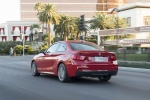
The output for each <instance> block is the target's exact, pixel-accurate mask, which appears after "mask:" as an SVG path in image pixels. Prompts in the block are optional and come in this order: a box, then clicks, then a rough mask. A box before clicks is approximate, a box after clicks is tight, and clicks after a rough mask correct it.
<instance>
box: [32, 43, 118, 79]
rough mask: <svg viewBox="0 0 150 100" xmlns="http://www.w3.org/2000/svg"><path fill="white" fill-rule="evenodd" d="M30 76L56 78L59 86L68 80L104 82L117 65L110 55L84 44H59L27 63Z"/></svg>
mask: <svg viewBox="0 0 150 100" xmlns="http://www.w3.org/2000/svg"><path fill="white" fill-rule="evenodd" d="M31 72H32V75H33V76H39V75H40V74H41V73H46V74H51V75H54V76H58V79H59V80H60V81H61V82H67V81H69V79H70V78H71V77H82V76H85V77H98V79H99V80H100V81H108V80H110V79H111V76H114V75H117V72H118V64H117V59H116V56H115V54H114V53H109V52H107V51H105V50H103V49H102V48H101V47H99V46H98V45H96V44H94V43H91V42H86V41H80V40H79V41H74V40H72V41H71V40H70V41H59V42H56V43H54V44H52V45H51V46H50V47H49V48H48V49H47V50H45V51H43V52H40V53H39V54H38V55H36V56H34V58H33V59H32V62H31Z"/></svg>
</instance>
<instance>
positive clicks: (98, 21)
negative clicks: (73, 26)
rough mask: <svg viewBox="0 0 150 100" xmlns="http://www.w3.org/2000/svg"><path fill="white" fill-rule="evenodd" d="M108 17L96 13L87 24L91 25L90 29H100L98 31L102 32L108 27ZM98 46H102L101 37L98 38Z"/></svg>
mask: <svg viewBox="0 0 150 100" xmlns="http://www.w3.org/2000/svg"><path fill="white" fill-rule="evenodd" d="M108 18H109V17H108V16H107V14H105V13H96V14H95V15H94V16H93V19H92V20H90V21H89V22H90V23H91V25H90V28H91V29H95V30H97V29H100V30H104V29H107V27H108V26H109V25H108V23H107V22H108ZM100 40H101V42H100V46H102V45H103V38H102V36H101V37H100Z"/></svg>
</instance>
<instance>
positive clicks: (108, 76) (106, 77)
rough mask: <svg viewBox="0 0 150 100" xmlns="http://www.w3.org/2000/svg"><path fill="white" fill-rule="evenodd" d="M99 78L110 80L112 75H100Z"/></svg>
mask: <svg viewBox="0 0 150 100" xmlns="http://www.w3.org/2000/svg"><path fill="white" fill-rule="evenodd" d="M98 79H99V80H100V81H109V80H110V79H111V76H110V75H107V76H100V77H98Z"/></svg>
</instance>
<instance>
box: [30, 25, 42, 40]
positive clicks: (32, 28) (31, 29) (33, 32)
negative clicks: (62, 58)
mask: <svg viewBox="0 0 150 100" xmlns="http://www.w3.org/2000/svg"><path fill="white" fill-rule="evenodd" d="M39 29H40V25H39V24H32V25H31V26H30V31H31V33H30V41H33V34H37V33H38V32H37V31H38V30H39Z"/></svg>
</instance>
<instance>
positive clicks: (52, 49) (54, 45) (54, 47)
mask: <svg viewBox="0 0 150 100" xmlns="http://www.w3.org/2000/svg"><path fill="white" fill-rule="evenodd" d="M59 44H60V43H55V44H53V45H52V46H50V47H49V48H48V49H47V53H53V52H55V51H56V49H57V48H58V46H59Z"/></svg>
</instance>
